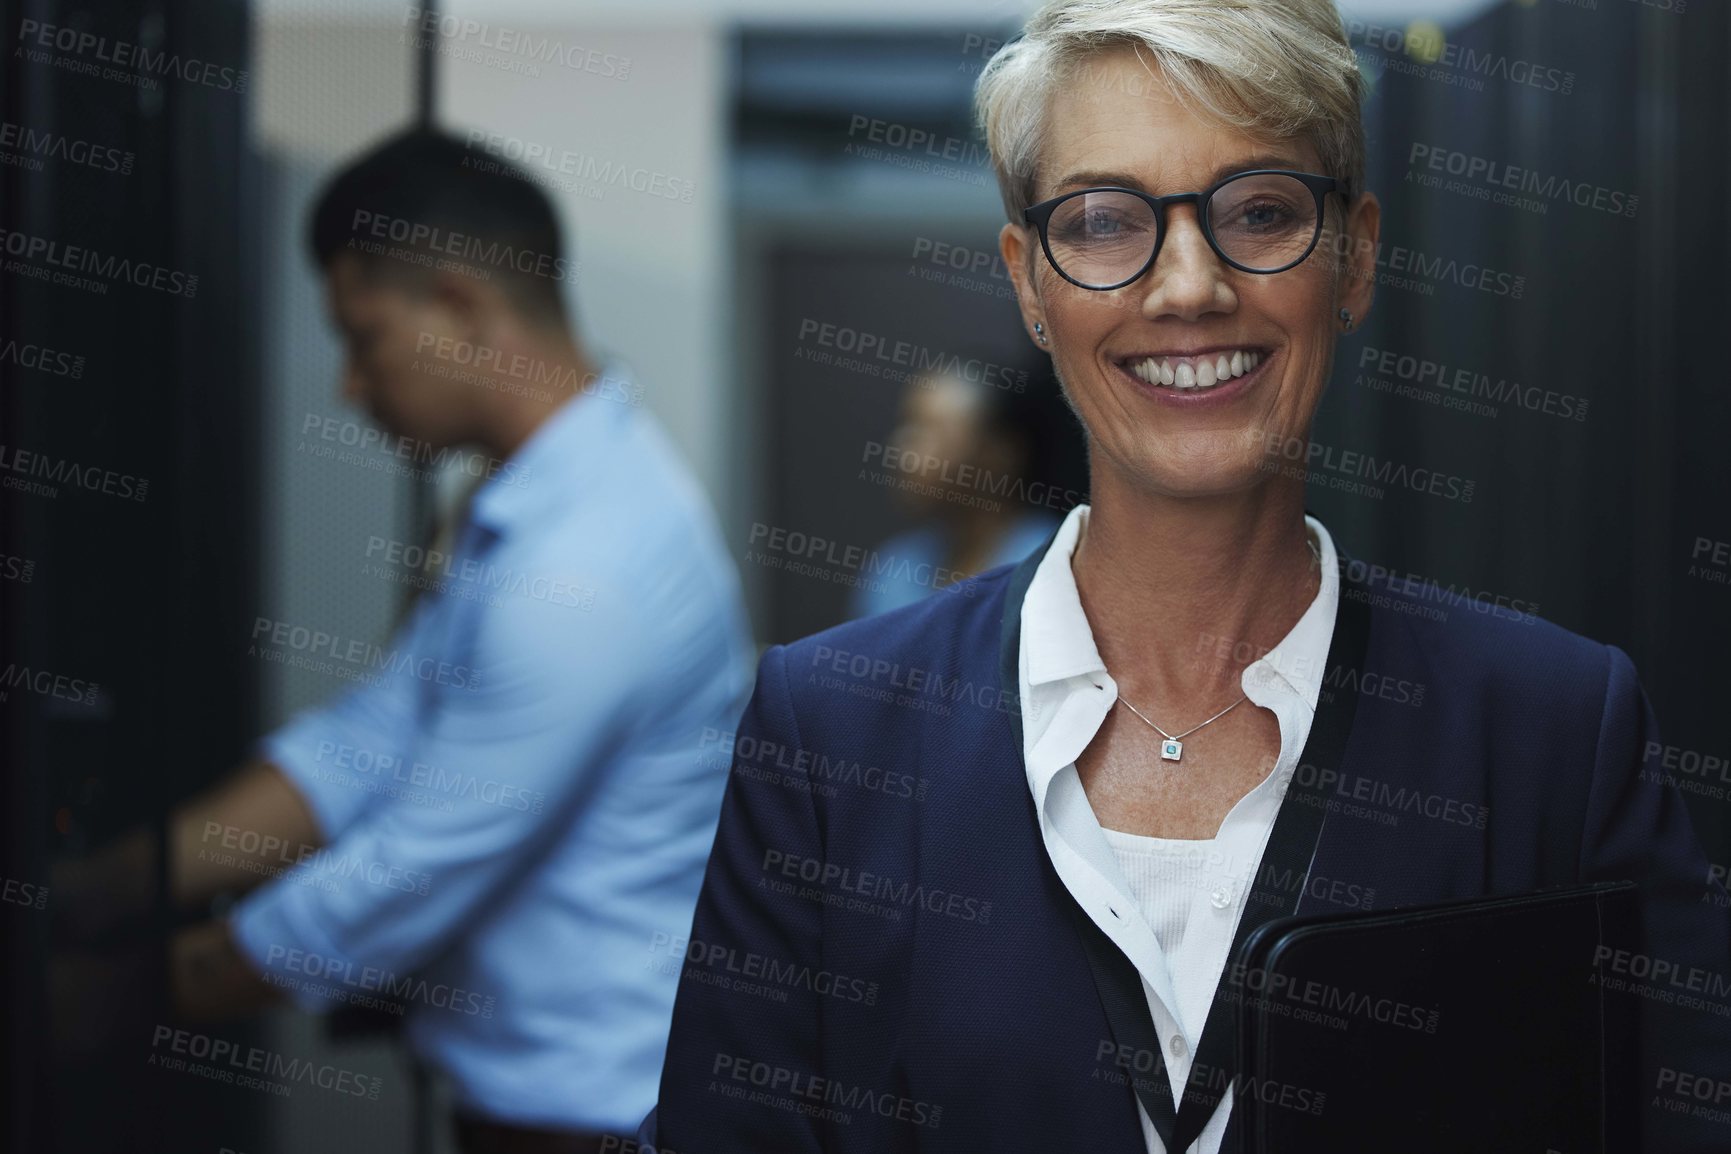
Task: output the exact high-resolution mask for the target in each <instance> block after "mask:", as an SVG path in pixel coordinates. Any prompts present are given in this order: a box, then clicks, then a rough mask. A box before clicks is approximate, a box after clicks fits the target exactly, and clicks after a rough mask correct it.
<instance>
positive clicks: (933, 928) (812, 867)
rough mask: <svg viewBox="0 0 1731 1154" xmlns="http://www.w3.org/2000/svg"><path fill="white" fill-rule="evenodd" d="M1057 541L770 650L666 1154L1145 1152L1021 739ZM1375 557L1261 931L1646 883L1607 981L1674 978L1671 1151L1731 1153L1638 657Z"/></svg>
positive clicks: (1657, 1102)
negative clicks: (1039, 590)
mask: <svg viewBox="0 0 1731 1154" xmlns="http://www.w3.org/2000/svg"><path fill="white" fill-rule="evenodd" d="M1049 545H1050V542H1048V543H1047V547H1049ZM1044 553H1045V548H1044V547H1043V548H1042V549H1040V550H1039V551H1037V552H1036V553H1035V554H1034V555H1032V556H1031V557H1029V558H1028V559H1027V560H1026V561H1024V562H1022V563H1021V564H1020V565H1018V566H1015V567H1008V566H1006V567H1002V568H998V569H995V570H992V571H990V572H987V573H984V574H981V575H979V576H978V577H975V578H973V579H971V580H969V581H966V582H963V583H961V584H960V585H958V586H955V587H953V588H951V589H949V590H946V591H944V592H941V593H937V594H934V595H933V596H931V597H930V598H928V599H927V600H925V601H923V602H921V603H919V604H917V605H913V606H909V607H907V608H905V609H901V610H897V611H895V612H892V613H888V614H885V615H882V616H879V617H875V618H869V619H866V620H862V621H855V622H850V623H848V624H845V625H841V626H838V627H836V628H833V629H829V630H826V631H824V632H822V633H819V634H816V635H814V636H811V637H808V638H805V639H803V640H801V641H798V642H795V643H793V644H791V645H788V646H785V647H772V648H771V649H769V650H768V651H767V652H766V653H765V654H764V655H763V658H762V662H761V664H760V667H759V670H758V676H757V687H756V691H755V693H754V695H753V696H752V699H751V702H750V704H749V706H748V707H747V709H746V712H745V714H744V716H743V718H742V719H741V721H740V724H739V728H738V733H737V735H735V736H734V738H733V742H732V754H731V755H732V757H733V772H732V774H731V778H730V781H729V783H728V786H727V793H726V798H725V800H724V802H723V805H722V812H721V822H720V826H719V829H718V831H717V833H716V839H715V845H714V849H713V852H712V854H711V856H710V860H709V865H708V869H707V873H706V875H705V878H704V883H703V890H702V894H701V897H700V898H699V901H698V905H697V910H696V915H695V919H694V921H693V925H692V929H691V933H690V936H689V940H687V941H683V942H678V941H676V942H672V943H668V944H667V958H668V959H669V960H670V961H674V962H675V964H678V965H680V966H681V979H680V984H679V993H678V998H677V1001H676V1004H675V1007H674V1013H673V1022H672V1030H671V1034H670V1037H669V1041H668V1050H667V1059H666V1065H665V1067H664V1069H663V1073H662V1080H661V1091H660V1097H659V1102H658V1105H657V1107H656V1109H655V1111H653V1112H652V1113H651V1114H650V1116H649V1117H648V1118H646V1119H645V1120H644V1123H643V1127H642V1129H641V1130H640V1132H639V1135H638V1140H639V1142H640V1143H643V1144H644V1146H645V1148H653V1149H656V1150H659V1151H661V1152H662V1154H805V1152H815V1151H825V1152H829V1154H839V1152H847V1154H856V1152H857V1154H884V1152H885V1151H920V1152H927V1154H939V1152H942V1154H979V1152H981V1151H991V1152H992V1154H1013V1152H1021V1151H1027V1152H1029V1154H1054V1152H1059V1151H1062V1152H1071V1151H1113V1152H1118V1151H1123V1152H1126V1154H1130V1152H1136V1151H1141V1150H1142V1149H1143V1143H1142V1137H1141V1129H1140V1125H1139V1122H1138V1117H1137V1111H1136V1099H1135V1096H1134V1092H1133V1090H1132V1088H1131V1087H1130V1086H1129V1085H1128V1084H1127V1082H1126V1081H1125V1080H1124V1079H1123V1078H1121V1077H1117V1078H1114V1077H1111V1076H1109V1075H1110V1074H1111V1068H1110V1067H1111V1062H1110V1060H1109V1059H1103V1058H1102V1056H1101V1051H1102V1039H1109V1038H1111V1037H1112V1031H1111V1028H1110V1026H1109V1023H1108V1021H1107V1018H1106V1015H1105V1012H1104V1010H1103V1009H1102V1006H1101V1001H1100V997H1099V995H1098V994H1097V992H1096V986H1095V983H1094V980H1093V977H1092V971H1091V970H1090V967H1089V962H1088V959H1087V955H1086V953H1085V950H1084V945H1083V940H1082V937H1081V933H1082V928H1081V927H1079V925H1078V917H1079V916H1080V911H1079V907H1077V905H1076V902H1075V900H1074V899H1073V898H1072V897H1071V896H1070V894H1069V891H1068V890H1067V889H1066V888H1065V887H1064V885H1063V883H1062V882H1061V881H1060V880H1059V878H1058V875H1057V874H1056V872H1055V871H1054V870H1053V868H1052V864H1051V862H1050V859H1049V858H1048V856H1047V853H1046V850H1045V847H1044V845H1043V843H1042V840H1041V835H1040V831H1039V829H1038V827H1037V824H1036V817H1035V809H1034V803H1033V799H1032V797H1031V795H1030V792H1029V788H1028V781H1027V777H1026V772H1025V765H1024V761H1023V757H1022V739H1021V725H1020V717H1019V715H1018V694H1017V679H1016V669H1017V651H1018V645H1019V625H1020V616H1021V605H1022V599H1023V596H1024V594H1025V593H1026V590H1027V587H1028V583H1029V581H1030V580H1031V579H1032V576H1033V572H1034V569H1035V567H1036V566H1037V565H1038V563H1039V560H1040V558H1041V557H1042V556H1043V555H1044ZM1353 568H1356V567H1349V568H1348V569H1347V570H1346V571H1343V574H1342V583H1341V600H1340V611H1339V613H1338V614H1337V621H1336V626H1335V632H1334V636H1333V638H1332V640H1331V643H1330V649H1329V655H1328V663H1327V672H1326V675H1325V678H1324V687H1323V692H1322V698H1321V700H1320V701H1319V703H1318V710H1317V715H1316V718H1315V720H1314V721H1313V724H1312V730H1311V735H1310V739H1309V740H1308V741H1307V743H1306V745H1305V749H1304V751H1303V754H1302V756H1301V763H1300V766H1299V769H1298V770H1297V772H1296V774H1295V776H1294V778H1293V781H1292V783H1291V784H1290V785H1289V787H1288V790H1287V794H1286V797H1285V799H1284V801H1283V803H1282V807H1281V812H1280V816H1279V818H1278V820H1277V822H1276V826H1275V832H1274V834H1273V835H1272V837H1271V839H1270V843H1269V849H1268V850H1267V851H1266V853H1265V856H1264V860H1263V863H1262V868H1260V869H1259V870H1258V871H1257V875H1256V879H1255V883H1254V889H1253V891H1252V895H1251V900H1250V901H1249V902H1248V903H1247V907H1246V912H1245V914H1244V920H1245V922H1246V923H1249V924H1254V923H1255V922H1256V921H1258V920H1263V919H1265V918H1266V917H1268V916H1274V915H1275V914H1278V913H1282V912H1290V911H1292V910H1293V909H1294V907H1296V912H1298V913H1300V914H1303V913H1310V912H1339V911H1340V910H1342V909H1343V908H1351V907H1356V908H1374V909H1377V910H1383V909H1389V908H1393V907H1397V906H1405V905H1417V904H1428V903H1433V902H1438V901H1443V900H1447V899H1451V898H1464V897H1475V896H1480V895H1491V894H1506V893H1517V892H1522V891H1528V890H1534V889H1540V888H1544V887H1549V886H1556V885H1563V884H1569V883H1575V882H1583V881H1595V880H1613V879H1624V878H1628V879H1634V880H1636V881H1639V882H1642V883H1644V894H1643V901H1642V917H1643V934H1644V938H1643V939H1642V940H1641V941H1638V942H1632V943H1630V948H1629V949H1628V950H1627V951H1626V952H1622V951H1620V952H1619V953H1618V954H1617V955H1615V956H1612V957H1608V958H1606V959H1604V961H1603V965H1602V967H1601V968H1602V971H1603V972H1605V973H1606V974H1607V976H1615V975H1620V976H1621V978H1622V980H1623V981H1624V982H1627V983H1630V984H1631V985H1640V981H1639V979H1641V978H1642V977H1643V976H1645V977H1647V978H1652V979H1653V981H1654V985H1655V988H1654V989H1653V990H1649V991H1648V996H1644V997H1641V998H1640V1002H1641V1009H1642V1012H1643V1014H1644V1018H1643V1034H1642V1039H1643V1041H1642V1049H1641V1055H1640V1063H1639V1069H1640V1077H1641V1078H1642V1079H1643V1083H1644V1084H1643V1087H1642V1099H1643V1109H1642V1116H1643V1120H1642V1128H1643V1132H1644V1134H1646V1135H1647V1141H1646V1148H1647V1149H1649V1150H1652V1151H1654V1152H1656V1154H1657V1152H1661V1151H1662V1152H1664V1154H1673V1152H1686V1151H1696V1150H1699V1151H1703V1152H1705V1151H1708V1150H1716V1151H1724V1150H1727V1149H1731V1125H1724V1124H1720V1123H1718V1122H1711V1121H1702V1120H1701V1119H1699V1118H1692V1117H1691V1116H1690V1113H1689V1110H1690V1108H1692V1107H1693V1106H1694V1105H1695V1103H1694V1102H1692V1101H1688V1102H1684V1103H1683V1106H1684V1109H1683V1110H1680V1111H1679V1110H1678V1108H1677V1107H1676V1106H1667V1102H1669V1101H1672V1100H1675V1099H1677V1098H1679V1097H1682V1096H1683V1095H1680V1094H1679V1093H1678V1091H1677V1090H1676V1086H1677V1085H1678V1082H1677V1078H1678V1076H1679V1075H1688V1076H1691V1077H1695V1078H1700V1077H1709V1078H1731V1048H1728V1046H1727V1030H1726V1023H1727V1021H1728V1020H1731V1019H1727V1018H1726V1017H1725V1016H1724V1015H1725V1014H1726V1013H1731V1000H1728V998H1727V995H1728V994H1731V988H1728V987H1727V985H1726V982H1727V979H1726V974H1727V972H1728V970H1731V917H1728V915H1727V913H1726V912H1725V905H1726V903H1727V898H1726V895H1725V891H1724V889H1723V887H1721V886H1720V885H1719V884H1718V883H1717V882H1715V881H1713V880H1712V879H1711V877H1710V874H1709V869H1708V862H1707V860H1706V858H1705V856H1704V855H1703V853H1702V851H1701V849H1700V847H1699V844H1698V842H1697V840H1696V838H1695V836H1694V833H1693V830H1692V828H1691V824H1690V819H1689V816H1688V813H1687V811H1686V810H1685V808H1684V804H1683V801H1682V798H1681V796H1680V795H1679V793H1678V791H1677V789H1676V787H1675V785H1674V784H1667V783H1665V782H1664V780H1663V778H1662V776H1661V773H1660V771H1659V769H1658V761H1657V759H1656V758H1653V757H1651V756H1650V755H1651V754H1653V753H1655V752H1656V751H1658V750H1659V749H1660V748H1662V747H1661V746H1660V745H1659V743H1658V740H1657V736H1656V730H1655V726H1654V721H1653V715H1652V711H1651V708H1650V706H1649V704H1648V702H1647V700H1646V697H1645V694H1644V693H1643V691H1642V689H1641V687H1640V684H1639V682H1638V681H1637V679H1636V674H1635V670H1634V667H1633V665H1632V664H1631V662H1630V660H1629V658H1628V657H1627V655H1625V654H1624V653H1623V652H1622V651H1621V650H1619V649H1617V648H1615V647H1611V646H1606V645H1601V644H1598V643H1596V642H1593V641H1589V640H1587V639H1585V638H1582V637H1579V636H1577V635H1575V634H1572V633H1569V632H1568V631H1566V630H1564V629H1561V628H1559V627H1557V626H1555V625H1552V624H1549V623H1547V622H1544V621H1541V620H1537V619H1533V618H1522V617H1519V616H1518V615H1515V614H1511V613H1509V612H1508V611H1506V610H1502V609H1497V610H1495V611H1494V612H1493V611H1488V610H1487V607H1485V606H1482V605H1478V604H1475V603H1472V602H1465V603H1459V602H1457V603H1453V604H1451V603H1450V601H1449V600H1448V599H1447V598H1446V597H1444V596H1442V595H1441V593H1440V591H1439V590H1437V589H1436V588H1435V587H1432V586H1426V587H1422V588H1420V587H1417V586H1414V585H1412V584H1410V583H1392V582H1386V583H1382V584H1376V585H1373V584H1369V583H1366V582H1362V581H1357V580H1351V579H1349V578H1350V573H1351V571H1352V569H1353ZM1439 609H1440V610H1441V611H1442V613H1441V614H1439V613H1438V612H1437V610H1439ZM1438 616H1442V617H1444V618H1445V619H1443V620H1438V619H1436V618H1437V617H1438ZM1249 924H1247V925H1246V926H1244V927H1242V928H1241V933H1242V932H1247V931H1248V929H1249V928H1250V926H1249ZM1643 959H1645V960H1643ZM1654 963H1666V965H1663V966H1661V967H1660V969H1659V970H1658V971H1655V970H1654V968H1653V964H1654ZM1655 973H1663V974H1664V975H1665V980H1664V981H1663V982H1661V981H1659V980H1658V979H1657V978H1656V977H1655V976H1654V975H1655ZM1703 974H1706V975H1711V977H1703ZM1667 984H1668V986H1669V990H1670V992H1669V993H1668V994H1667V993H1666V992H1665V990H1664V989H1660V988H1657V987H1661V986H1666V985H1667ZM1684 987H1687V989H1688V991H1693V993H1694V994H1695V995H1701V994H1702V993H1703V992H1705V991H1709V990H1712V991H1716V994H1714V993H1707V994H1706V998H1707V1004H1706V1005H1705V1007H1704V1006H1703V1005H1702V1004H1700V1003H1698V1002H1697V999H1696V997H1694V996H1689V994H1688V993H1687V992H1686V991H1685V989H1684ZM1626 996H1634V995H1626ZM1218 1004H1219V1003H1218V1002H1217V1006H1218ZM1211 1021H1212V1019H1211ZM1215 1032H1216V1031H1214V1028H1213V1027H1212V1026H1211V1027H1210V1035H1212V1034H1213V1033H1215ZM1207 1044H1208V1036H1205V1040H1204V1046H1206V1045H1207ZM1200 1059H1201V1055H1200V1054H1199V1056H1198V1060H1199V1061H1200ZM1666 1071H1670V1072H1671V1076H1670V1080H1669V1082H1667V1081H1666ZM1682 1084H1683V1085H1685V1086H1691V1085H1695V1083H1689V1082H1685V1083H1682ZM1709 1104H1711V1103H1709ZM1233 1141H1234V1132H1233V1130H1232V1129H1229V1131H1228V1139H1227V1144H1226V1146H1225V1147H1224V1148H1225V1149H1227V1150H1230V1149H1232V1148H1233ZM1535 1154H1536V1152H1535Z"/></svg>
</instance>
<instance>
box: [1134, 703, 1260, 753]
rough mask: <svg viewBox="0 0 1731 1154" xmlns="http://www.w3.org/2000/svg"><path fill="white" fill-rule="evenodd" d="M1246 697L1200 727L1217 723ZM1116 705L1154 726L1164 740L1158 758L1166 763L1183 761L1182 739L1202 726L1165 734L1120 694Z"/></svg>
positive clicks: (1193, 726)
mask: <svg viewBox="0 0 1731 1154" xmlns="http://www.w3.org/2000/svg"><path fill="white" fill-rule="evenodd" d="M1247 696H1249V695H1248V694H1242V695H1240V696H1239V698H1238V700H1237V701H1234V702H1233V703H1232V704H1231V705H1228V706H1227V707H1226V708H1225V709H1222V710H1221V711H1220V712H1219V713H1216V714H1215V715H1214V716H1213V717H1210V718H1209V719H1208V720H1207V721H1204V722H1203V723H1202V725H1211V724H1213V723H1214V722H1216V721H1219V720H1220V719H1221V718H1222V717H1225V716H1226V715H1227V714H1228V713H1231V712H1232V711H1233V710H1234V709H1237V708H1238V707H1239V706H1240V705H1243V704H1244V699H1245V697H1247ZM1118 704H1119V705H1122V706H1123V707H1124V708H1125V709H1128V710H1129V711H1130V712H1131V713H1134V714H1135V715H1136V716H1137V717H1140V718H1141V719H1142V720H1143V721H1147V722H1148V724H1149V725H1153V726H1154V732H1156V733H1158V734H1159V735H1160V736H1161V737H1164V738H1165V739H1166V740H1165V741H1163V742H1161V743H1160V756H1161V757H1162V758H1164V759H1165V760H1167V761H1181V760H1183V757H1184V742H1183V740H1182V739H1183V738H1186V737H1189V736H1190V735H1191V734H1192V733H1195V732H1196V731H1197V730H1198V729H1201V728H1202V725H1192V726H1191V727H1190V728H1189V729H1186V730H1185V731H1184V732H1183V733H1167V732H1166V731H1165V730H1164V729H1161V728H1160V727H1159V726H1158V725H1154V723H1153V722H1152V721H1150V720H1149V718H1148V715H1147V714H1145V713H1143V712H1142V711H1141V710H1140V709H1137V708H1136V707H1135V706H1134V705H1131V704H1130V703H1129V702H1128V701H1125V700H1124V697H1123V695H1122V694H1120V695H1119V697H1118Z"/></svg>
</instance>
